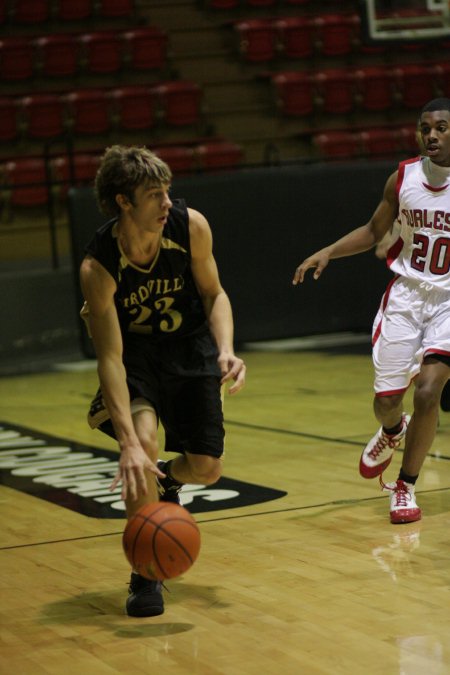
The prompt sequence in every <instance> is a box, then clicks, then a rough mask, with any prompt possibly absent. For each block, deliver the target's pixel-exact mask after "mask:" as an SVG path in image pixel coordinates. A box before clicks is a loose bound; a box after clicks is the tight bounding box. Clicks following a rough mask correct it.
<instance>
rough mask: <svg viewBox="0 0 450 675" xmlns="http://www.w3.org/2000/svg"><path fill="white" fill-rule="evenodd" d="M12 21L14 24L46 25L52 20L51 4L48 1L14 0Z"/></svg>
mask: <svg viewBox="0 0 450 675" xmlns="http://www.w3.org/2000/svg"><path fill="white" fill-rule="evenodd" d="M11 19H12V21H13V22H14V23H27V24H36V23H44V22H45V21H48V20H49V19H50V3H49V2H48V0H14V1H13V2H12V4H11Z"/></svg>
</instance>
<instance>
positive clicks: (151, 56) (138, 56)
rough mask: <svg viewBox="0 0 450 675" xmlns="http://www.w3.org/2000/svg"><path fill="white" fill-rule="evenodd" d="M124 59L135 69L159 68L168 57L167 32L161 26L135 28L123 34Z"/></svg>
mask: <svg viewBox="0 0 450 675" xmlns="http://www.w3.org/2000/svg"><path fill="white" fill-rule="evenodd" d="M122 37H123V40H124V43H125V44H124V47H125V49H124V61H125V63H126V65H127V66H128V67H129V68H132V69H133V70H158V69H161V68H163V67H164V65H165V62H166V59H167V34H166V33H165V32H164V31H162V30H161V29H159V28H155V27H153V26H147V27H145V28H135V29H134V30H129V31H126V32H125V33H123V35H122Z"/></svg>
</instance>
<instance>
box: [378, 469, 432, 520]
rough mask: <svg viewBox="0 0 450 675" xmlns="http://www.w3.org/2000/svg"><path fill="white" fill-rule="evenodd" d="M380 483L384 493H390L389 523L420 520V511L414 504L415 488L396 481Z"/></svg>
mask: <svg viewBox="0 0 450 675" xmlns="http://www.w3.org/2000/svg"><path fill="white" fill-rule="evenodd" d="M380 483H381V486H382V488H383V490H384V491H385V492H390V493H391V506H390V515H391V523H394V525H395V524H398V523H414V522H415V521H416V520H420V519H421V518H422V511H421V510H420V509H419V507H418V506H417V504H416V497H415V494H414V492H415V488H414V485H411V483H405V482H404V481H402V480H397V481H396V482H394V483H383V481H382V479H381V477H380Z"/></svg>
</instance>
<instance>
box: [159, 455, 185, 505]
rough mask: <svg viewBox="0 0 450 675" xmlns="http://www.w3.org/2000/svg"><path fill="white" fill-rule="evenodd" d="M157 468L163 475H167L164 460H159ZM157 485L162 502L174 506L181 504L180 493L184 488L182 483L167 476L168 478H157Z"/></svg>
mask: <svg viewBox="0 0 450 675" xmlns="http://www.w3.org/2000/svg"><path fill="white" fill-rule="evenodd" d="M156 464H157V467H158V469H159V470H160V471H162V472H163V473H166V470H165V469H166V464H167V462H164V461H163V460H162V459H158V461H157V463H156ZM156 484H157V487H158V492H159V499H160V501H161V502H172V503H173V504H180V505H181V499H180V492H181V488H182V487H183V484H182V483H179V482H178V481H176V480H174V479H173V478H170V476H167V475H166V478H158V477H157V478H156Z"/></svg>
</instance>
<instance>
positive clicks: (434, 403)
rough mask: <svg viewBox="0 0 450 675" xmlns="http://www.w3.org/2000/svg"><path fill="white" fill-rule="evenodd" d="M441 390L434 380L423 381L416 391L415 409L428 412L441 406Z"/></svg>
mask: <svg viewBox="0 0 450 675" xmlns="http://www.w3.org/2000/svg"><path fill="white" fill-rule="evenodd" d="M440 399H441V390H440V388H439V387H437V386H435V385H434V383H432V382H421V383H418V384H417V385H416V389H415V391H414V409H415V410H416V411H417V412H419V413H427V412H428V411H430V410H433V409H434V408H438V407H439V403H440Z"/></svg>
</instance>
